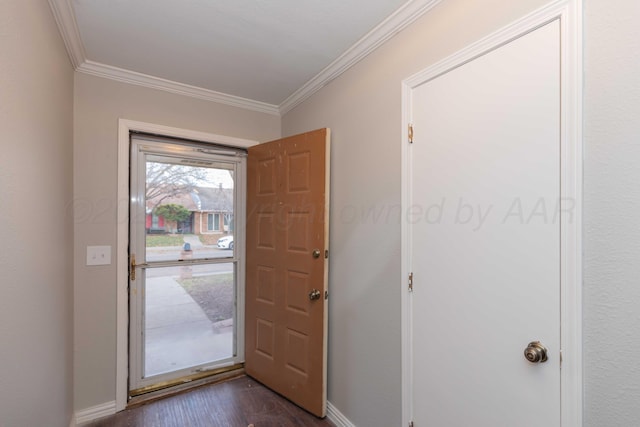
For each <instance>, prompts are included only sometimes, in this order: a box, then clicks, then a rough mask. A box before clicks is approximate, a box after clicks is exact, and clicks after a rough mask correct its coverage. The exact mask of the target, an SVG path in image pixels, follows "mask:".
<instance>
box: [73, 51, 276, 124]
mask: <svg viewBox="0 0 640 427" xmlns="http://www.w3.org/2000/svg"><path fill="white" fill-rule="evenodd" d="M76 71H79V72H81V73H85V74H91V75H93V76H98V77H104V78H108V79H111V80H116V81H119V82H124V83H129V84H134V85H138V86H144V87H148V88H151V89H158V90H163V91H165V92H171V93H176V94H178V95H184V96H190V97H192V98H199V99H204V100H206V101H212V102H217V103H219V104H225V105H230V106H233V107H238V108H244V109H246V110H252V111H258V112H261V113H267V114H273V115H279V114H280V113H279V110H278V106H277V105H273V104H268V103H266V102H260V101H254V100H252V99H247V98H241V97H239V96H234V95H228V94H226V93H221V92H216V91H213V90H209V89H204V88H201V87H196V86H191V85H187V84H184V83H179V82H175V81H172V80H166V79H163V78H160V77H155V76H150V75H147V74H143V73H138V72H135V71H130V70H125V69H123V68H118V67H113V66H111V65H106V64H101V63H98V62H94V61H90V60H85V61H84V62H83V63H82V64H80V66H79V67H77V68H76Z"/></svg>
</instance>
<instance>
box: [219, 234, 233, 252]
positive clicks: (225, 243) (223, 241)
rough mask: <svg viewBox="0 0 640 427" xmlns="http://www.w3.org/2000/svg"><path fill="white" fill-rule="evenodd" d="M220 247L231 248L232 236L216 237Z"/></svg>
mask: <svg viewBox="0 0 640 427" xmlns="http://www.w3.org/2000/svg"><path fill="white" fill-rule="evenodd" d="M218 247H219V248H220V249H233V236H224V237H221V238H219V239H218Z"/></svg>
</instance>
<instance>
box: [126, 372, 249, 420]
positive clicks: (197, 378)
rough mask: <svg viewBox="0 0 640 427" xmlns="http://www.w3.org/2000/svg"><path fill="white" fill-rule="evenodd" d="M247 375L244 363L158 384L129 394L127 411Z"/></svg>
mask: <svg viewBox="0 0 640 427" xmlns="http://www.w3.org/2000/svg"><path fill="white" fill-rule="evenodd" d="M242 375H245V370H244V363H240V364H237V365H233V366H230V367H227V368H221V369H219V370H216V371H212V372H207V373H200V374H195V375H190V376H188V377H182V378H179V379H177V380H174V381H171V382H166V383H161V384H157V385H154V386H150V387H145V388H142V389H137V390H132V391H130V392H129V394H130V398H129V402H127V406H126V408H125V409H131V408H135V407H137V406H141V405H145V404H147V403H150V402H153V401H156V400H159V399H164V398H165V397H169V396H174V395H176V394H180V393H183V392H185V391H189V390H192V389H194V388H198V387H202V386H205V385H210V384H215V383H219V382H223V381H227V380H230V379H232V378H236V377H239V376H242Z"/></svg>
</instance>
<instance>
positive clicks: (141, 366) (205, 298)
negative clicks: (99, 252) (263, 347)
mask: <svg viewBox="0 0 640 427" xmlns="http://www.w3.org/2000/svg"><path fill="white" fill-rule="evenodd" d="M245 157H246V155H245V153H244V152H243V151H242V150H237V149H230V148H225V147H217V146H212V145H210V144H197V143H187V142H181V141H173V140H163V139H162V138H158V137H151V136H142V135H132V138H131V165H130V195H131V197H130V215H129V218H130V235H129V256H130V275H129V325H130V331H129V358H130V360H129V394H130V395H131V396H134V395H138V394H142V393H144V392H147V391H152V390H155V389H158V388H162V387H166V386H167V385H171V384H172V383H173V382H175V383H179V382H183V381H185V380H186V379H194V378H199V377H201V376H205V375H208V374H211V373H212V372H214V371H218V370H220V369H224V368H225V367H229V366H233V365H235V364H238V363H240V362H241V361H242V359H243V348H242V343H243V342H244V339H243V329H244V328H243V325H241V324H239V322H241V321H242V319H243V316H242V311H243V300H244V298H243V297H242V295H241V294H242V292H243V280H244V262H243V253H244V247H243V244H242V242H244V235H243V233H244V229H243V227H238V226H237V225H239V224H243V223H244V199H245V195H244V189H245V183H244V178H243V177H244V176H245V170H244V168H245ZM234 225H235V226H234Z"/></svg>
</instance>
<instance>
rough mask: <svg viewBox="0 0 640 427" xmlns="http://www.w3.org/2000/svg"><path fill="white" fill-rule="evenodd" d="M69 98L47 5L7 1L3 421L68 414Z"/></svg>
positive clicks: (0, 305)
mask: <svg viewBox="0 0 640 427" xmlns="http://www.w3.org/2000/svg"><path fill="white" fill-rule="evenodd" d="M72 103H73V70H72V68H71V64H70V63H69V60H68V58H67V54H66V51H65V48H64V44H63V43H62V39H61V38H60V35H59V33H58V30H57V28H56V24H55V21H54V19H53V16H52V14H51V11H50V10H49V5H48V3H47V2H46V1H41V0H22V1H2V2H0V129H1V132H2V139H1V141H2V142H1V144H2V154H1V155H0V224H1V225H0V242H1V243H2V248H0V271H1V272H2V275H1V279H0V425H2V427H24V426H51V427H67V426H68V425H69V420H70V419H71V414H72V399H73V391H72V384H73V381H72V375H73V373H72V349H73V344H72V338H73V323H72V313H73V287H72V250H73V236H72V233H73V221H72V217H71V213H70V211H69V210H68V207H69V204H70V201H71V197H72V192H73V188H72V161H71V159H72V149H73V146H72V143H73V135H72V131H73V116H72V114H73V109H72ZM35 225H37V226H35Z"/></svg>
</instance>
